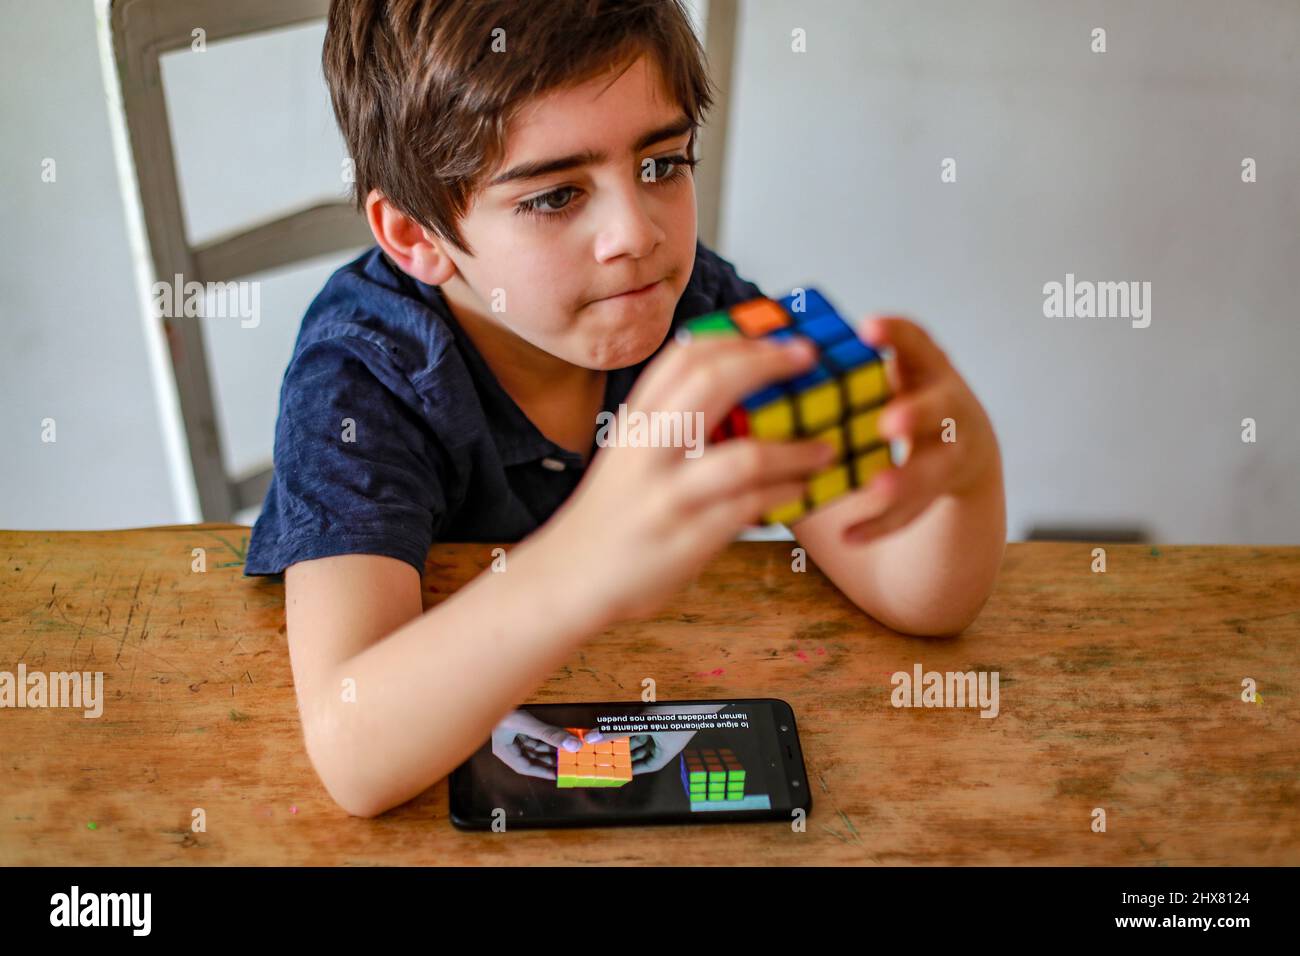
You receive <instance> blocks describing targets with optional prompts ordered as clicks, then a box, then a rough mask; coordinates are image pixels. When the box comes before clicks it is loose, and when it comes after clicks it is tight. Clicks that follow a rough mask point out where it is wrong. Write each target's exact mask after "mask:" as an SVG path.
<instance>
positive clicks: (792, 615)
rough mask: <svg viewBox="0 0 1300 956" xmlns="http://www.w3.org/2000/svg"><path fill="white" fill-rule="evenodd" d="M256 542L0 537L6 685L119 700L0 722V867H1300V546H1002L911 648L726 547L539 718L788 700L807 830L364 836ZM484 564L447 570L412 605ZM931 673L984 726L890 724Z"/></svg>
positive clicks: (394, 815) (439, 830)
mask: <svg viewBox="0 0 1300 956" xmlns="http://www.w3.org/2000/svg"><path fill="white" fill-rule="evenodd" d="M247 534H248V529H247V528H243V527H239V526H235V525H201V526H182V527H169V528H151V529H137V530H129V531H115V532H96V533H90V532H85V533H82V532H61V533H50V532H4V533H0V556H2V557H3V564H2V565H0V670H7V671H9V672H16V670H17V667H18V664H19V663H20V662H21V663H25V664H26V666H27V668H28V671H29V672H30V671H33V670H43V671H64V670H90V671H94V670H100V671H103V672H104V681H105V684H104V687H105V691H104V696H105V698H106V702H105V705H104V713H103V715H102V717H100V718H98V719H85V718H84V717H83V716H82V714H81V712H80V711H72V710H66V709H54V708H48V709H37V710H33V709H7V708H6V709H3V710H0V864H4V865H15V864H18V865H28V864H74V865H79V864H89V865H99V864H126V865H154V864H217V865H229V864H259V865H260V864H308V865H334V864H358V865H367V864H447V863H453V864H482V863H511V864H516V863H517V864H532V863H546V864H554V863H609V864H668V863H746V864H864V863H865V864H870V863H881V864H1022V863H1023V864H1029V863H1033V864H1130V865H1131V864H1150V865H1182V864H1208V865H1215V864H1240V865H1256V864H1291V865H1295V864H1297V863H1300V814H1298V813H1297V789H1298V776H1300V774H1298V770H1300V761H1298V760H1297V743H1296V742H1297V740H1300V733H1298V730H1300V728H1298V727H1297V721H1296V717H1295V710H1294V706H1293V702H1294V695H1295V688H1296V680H1297V676H1300V548H1277V547H1269V548H1254V547H1166V548H1159V549H1153V548H1150V547H1146V546H1141V547H1139V546H1132V545H1110V546H1108V548H1107V554H1108V571H1107V573H1105V574H1093V573H1091V571H1090V563H1091V546H1090V545H1086V544H1074V543H1027V544H1014V543H1013V544H1011V545H1009V546H1008V549H1007V555H1006V559H1005V563H1004V566H1003V569H1002V574H1001V576H1000V579H999V582H998V586H997V589H996V591H995V593H994V594H993V596H992V598H991V599H990V601H989V603H988V605H987V607H986V608H985V610H984V612H983V614H982V615H981V617H980V618H979V620H978V621H977V622H976V623H975V624H974V625H973V626H972V627H971V628H970V629H969V630H968V631H967V632H966V633H965V634H963V635H962V636H961V637H960V638H956V639H917V638H911V637H906V636H903V635H899V634H896V633H894V632H892V631H890V630H888V629H886V628H884V627H882V626H880V625H878V624H876V623H875V622H874V621H872V620H871V619H870V618H868V617H866V616H865V615H863V614H862V613H861V612H860V611H858V610H857V609H856V608H854V607H853V606H852V605H851V604H850V603H849V602H848V601H847V600H845V599H844V598H843V597H842V596H841V595H840V593H839V592H838V591H837V590H836V589H835V588H834V586H833V585H831V584H830V583H829V582H828V581H827V579H826V578H825V577H823V576H822V575H821V574H820V572H818V571H817V570H816V568H815V567H812V566H810V567H809V568H808V570H807V572H806V573H795V572H792V571H791V567H790V548H791V546H792V545H791V544H790V543H786V542H764V543H738V544H735V545H733V546H731V547H730V548H729V549H728V550H726V551H725V552H724V553H723V554H722V555H720V556H719V557H718V558H717V559H716V560H715V561H714V562H712V563H711V564H710V565H709V567H708V568H707V569H706V570H705V572H704V573H703V574H701V575H700V577H699V578H698V580H696V581H695V582H694V583H693V584H692V585H691V586H690V587H688V588H686V589H685V590H684V591H683V592H682V593H681V594H680V595H679V596H678V598H677V599H676V600H675V601H674V602H673V603H672V605H671V606H670V607H669V608H668V609H666V610H665V611H664V613H662V614H661V615H659V616H658V617H656V618H654V619H653V620H647V621H644V622H639V623H636V624H631V625H626V626H622V627H619V628H615V629H612V630H610V631H608V632H607V633H605V634H603V635H602V636H600V637H599V638H598V639H596V640H594V641H592V642H591V643H589V644H588V645H587V646H586V647H585V648H584V649H583V650H582V651H581V652H580V653H578V654H577V655H576V656H575V657H574V659H573V660H571V661H570V662H569V663H568V664H567V665H566V666H565V667H564V668H563V669H562V670H561V671H560V672H559V673H557V674H556V675H555V676H554V677H553V678H551V679H550V680H549V681H548V682H547V683H546V684H545V685H544V686H543V687H541V688H539V689H538V691H537V693H536V694H535V696H534V700H536V701H554V702H562V701H575V700H611V699H613V700H617V699H631V700H635V699H637V698H638V697H639V694H640V686H641V683H640V682H641V680H642V679H643V678H645V677H652V678H654V680H655V681H656V684H657V689H658V696H659V698H660V699H661V700H666V699H670V698H690V697H713V696H717V697H722V698H737V697H769V696H770V697H783V698H785V699H787V700H789V701H790V702H791V703H792V705H793V706H794V709H795V713H796V715H797V717H798V720H799V725H800V731H801V737H802V740H803V743H804V748H805V751H806V756H807V761H808V770H809V773H810V775H811V778H812V781H813V785H814V788H815V789H814V794H815V801H816V802H815V807H814V811H813V813H812V815H811V817H810V818H809V820H808V826H807V831H806V832H803V833H796V832H792V828H791V827H790V826H788V825H785V824H781V823H762V824H738V825H712V826H698V827H685V826H683V827H654V828H627V829H609V830H600V831H550V832H544V831H538V832H511V833H509V834H490V833H483V834H479V833H473V834H470V833H462V832H459V831H457V830H455V829H453V828H452V826H451V824H450V823H449V821H448V819H447V788H446V784H445V783H440V784H438V785H436V786H435V787H433V788H431V789H430V790H429V791H427V792H426V793H424V794H423V795H421V796H420V797H419V798H417V799H415V800H413V801H411V802H410V803H407V804H405V805H404V806H402V807H399V808H397V809H395V810H393V811H391V812H389V813H387V814H385V815H383V816H382V817H380V818H378V819H376V820H362V819H356V818H351V817H348V816H347V815H346V814H345V813H344V812H343V811H341V810H339V809H338V808H337V807H336V806H335V805H334V804H333V803H332V802H331V800H330V799H329V797H328V795H327V794H326V793H325V791H324V789H323V788H322V787H321V785H320V783H319V781H318V780H317V778H316V776H315V773H314V772H313V770H312V767H311V765H310V763H309V762H308V760H307V757H306V754H305V752H304V750H303V744H302V737H301V731H300V728H299V724H298V717H297V711H296V707H295V702H294V695H293V686H292V681H291V675H290V669H289V661H288V655H287V651H286V643H285V634H284V606H283V587H282V585H280V584H279V583H277V582H275V581H268V580H266V579H246V578H244V577H243V576H242V564H243V547H244V545H243V542H244V541H245V539H246V538H247ZM196 547H202V548H206V549H207V571H206V572H205V573H201V574H200V573H194V572H192V571H191V560H192V558H191V549H193V548H196ZM492 547H493V546H492V545H489V544H449V545H439V546H437V547H435V548H434V549H433V550H432V551H431V552H430V554H429V559H428V564H427V567H426V575H425V589H426V590H425V603H426V605H427V606H432V605H434V604H436V603H437V602H438V601H440V600H442V599H443V598H445V597H446V596H447V595H448V594H450V593H451V592H453V591H454V590H455V589H456V588H457V587H458V586H459V585H461V584H463V583H464V582H466V581H467V580H469V579H470V578H471V577H473V576H474V575H475V574H477V573H479V571H481V570H482V569H484V568H486V567H487V566H488V564H489V563H490V561H491V549H492ZM591 586H592V587H593V588H595V587H599V586H600V582H598V581H593V582H591ZM917 662H920V663H921V664H922V665H923V666H924V668H925V669H926V670H938V671H949V670H961V671H966V670H970V669H975V670H990V671H992V670H996V671H998V672H999V674H1000V691H1001V701H1000V714H999V716H998V717H997V718H996V719H991V720H990V719H981V718H980V717H979V714H978V712H977V711H976V710H973V709H965V710H962V709H895V708H894V707H892V706H891V704H890V691H891V689H892V688H891V682H890V675H891V674H892V673H893V672H895V671H898V670H904V671H909V672H910V671H911V670H912V667H913V665H914V664H915V663H917ZM1245 677H1251V678H1253V679H1255V680H1256V681H1257V682H1258V686H1259V690H1260V693H1261V695H1262V700H1260V701H1259V702H1257V703H1246V702H1244V701H1243V700H1242V699H1241V681H1242V679H1243V678H1245ZM196 807H201V808H203V810H204V811H205V813H206V822H207V830H206V832H204V833H193V832H191V829H190V823H191V819H192V817H191V812H192V810H193V809H194V808H196ZM1095 807H1102V808H1104V809H1105V810H1106V813H1107V831H1106V832H1105V833H1094V832H1093V831H1092V829H1091V826H1090V824H1091V822H1092V817H1091V813H1092V811H1093V808H1095ZM295 811H296V812H295ZM91 823H93V824H94V825H95V828H94V829H91V828H90V827H89V824H91Z"/></svg>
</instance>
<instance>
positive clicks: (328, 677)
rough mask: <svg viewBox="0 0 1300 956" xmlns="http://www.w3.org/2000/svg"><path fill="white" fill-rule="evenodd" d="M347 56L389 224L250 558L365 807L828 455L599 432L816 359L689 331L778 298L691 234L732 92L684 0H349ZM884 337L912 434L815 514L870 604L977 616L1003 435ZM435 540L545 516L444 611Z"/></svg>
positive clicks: (343, 23) (904, 327) (833, 558)
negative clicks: (952, 438) (701, 134)
mask: <svg viewBox="0 0 1300 956" xmlns="http://www.w3.org/2000/svg"><path fill="white" fill-rule="evenodd" d="M323 62H324V68H325V74H326V78H327V80H328V83H329V87H330V92H331V96H332V98H333V102H334V109H335V113H336V115H337V117H338V120H339V125H340V126H341V128H342V131H343V134H344V137H345V139H346V141H347V144H348V147H349V150H350V152H351V155H352V158H353V160H354V162H355V172H356V187H357V201H358V204H359V205H360V206H361V207H362V208H363V209H364V211H365V214H366V216H367V217H368V221H369V223H370V226H371V229H372V231H373V233H374V236H375V240H376V242H377V248H376V249H373V250H371V251H370V252H369V253H367V254H365V255H363V256H362V257H361V258H359V259H357V260H356V261H355V262H353V263H351V264H349V265H347V266H345V267H343V268H342V269H340V270H339V271H338V272H337V273H335V274H334V276H332V277H331V279H330V280H329V282H328V283H327V284H326V286H325V288H324V290H322V292H321V293H320V295H319V296H318V297H317V298H316V300H315V301H314V302H313V303H312V306H311V308H310V309H309V310H308V313H307V315H306V317H305V318H304V320H303V324H302V329H301V331H300V333H299V337H298V341H297V344H296V346H295V350H294V355H293V357H292V359H291V361H290V364H289V367H288V370H287V371H286V373H285V378H284V383H283V386H282V389H281V396H280V414H279V419H278V422H277V426H276V441H275V463H276V471H275V476H274V479H273V481H272V484H271V487H270V489H269V491H268V493H267V497H266V504H265V508H264V510H263V513H262V515H261V517H260V518H259V519H258V522H257V525H256V527H255V528H254V530H253V535H252V542H251V545H250V549H249V556H248V562H247V565H246V568H245V573H247V574H275V573H279V572H281V571H284V572H285V603H286V617H287V625H288V642H289V652H290V657H291V660H292V666H293V675H294V683H295V686H296V688H297V695H298V702H299V709H300V712H301V716H302V721H303V731H304V736H305V739H306V745H307V750H308V754H309V755H310V757H311V760H312V762H313V765H314V766H315V768H316V770H317V772H318V773H319V775H320V777H321V779H322V781H323V783H324V784H325V786H326V788H327V789H328V790H329V792H330V794H331V796H332V797H333V798H334V799H335V800H336V801H337V802H338V803H339V805H340V806H342V807H343V808H344V809H346V810H348V811H349V812H351V813H353V814H356V815H361V816H371V815H375V814H378V813H381V812H383V811H384V810H386V809H388V808H390V807H393V806H395V805H397V804H399V803H402V802H404V801H405V800H408V799H410V798H411V797H413V796H415V795H416V794H418V793H420V792H421V791H422V790H424V789H426V788H427V787H428V786H430V785H431V784H433V783H434V782H436V781H437V780H439V779H441V778H442V777H444V776H446V775H447V774H448V773H449V772H450V771H451V770H452V769H453V768H454V767H455V766H456V765H457V764H458V763H460V762H461V761H462V760H463V759H465V758H466V757H468V756H469V754H470V753H471V752H472V751H473V750H474V749H475V748H476V747H477V746H478V745H479V744H480V743H481V742H482V741H483V740H484V739H486V738H487V737H488V736H489V734H490V733H491V732H492V730H493V728H494V726H496V724H497V722H498V721H499V720H500V719H501V718H502V716H503V715H505V714H507V713H508V712H509V711H510V710H511V709H512V708H513V707H514V706H515V705H516V704H517V703H519V702H520V701H522V700H524V699H525V698H526V697H527V696H528V695H529V694H530V693H531V692H532V691H533V690H534V689H535V688H536V687H537V686H538V685H539V684H540V683H541V682H542V681H543V680H545V679H546V678H547V677H548V676H549V675H550V674H551V673H552V672H553V671H554V670H555V669H556V668H557V667H558V666H559V665H560V664H562V663H563V662H564V661H565V660H567V659H568V658H570V657H571V656H572V654H573V652H574V651H575V650H576V649H577V648H578V647H579V646H580V645H581V644H582V643H583V642H584V641H586V640H588V639H589V638H591V637H593V636H595V635H597V634H599V633H600V632H601V631H602V630H604V629H605V628H607V627H609V626H611V625H612V624H614V623H616V622H620V621H626V620H629V619H631V618H635V617H639V616H643V615H647V614H650V613H652V612H654V611H655V610H657V609H659V608H661V607H662V606H663V605H664V604H665V603H666V602H667V601H668V599H669V598H670V597H671V596H672V595H673V593H674V592H675V591H676V590H677V589H678V588H679V587H681V586H682V585H684V584H685V583H687V582H688V581H689V580H690V579H691V578H692V577H693V576H694V575H695V574H696V573H697V572H698V571H699V569H700V568H701V567H702V566H703V565H704V564H705V563H706V562H707V561H708V560H709V559H710V558H711V557H712V556H713V555H714V554H715V553H716V552H717V551H718V550H720V549H721V548H722V547H723V546H725V545H726V544H727V543H728V542H729V541H731V540H732V539H733V538H734V537H735V535H736V534H737V533H738V532H739V531H741V530H742V529H743V528H744V527H746V526H747V525H750V524H753V523H755V522H756V521H757V520H758V519H759V516H760V515H761V514H762V513H763V512H764V511H766V510H768V509H771V508H773V507H775V506H777V505H780V504H783V503H786V502H788V501H789V500H791V499H793V498H795V497H797V496H798V495H799V494H800V493H801V490H802V488H803V483H804V482H805V481H806V480H807V478H808V477H809V476H810V475H811V474H813V473H814V472H816V471H817V470H819V469H821V468H822V467H824V466H825V465H826V463H827V462H828V461H829V459H830V457H831V455H830V449H829V448H825V447H822V446H821V445H820V443H818V442H815V441H801V442H790V443H784V444H772V443H760V442H755V441H751V440H748V439H734V440H731V441H728V442H724V443H721V444H719V445H716V446H713V447H709V448H707V449H706V452H705V454H703V455H701V456H699V457H698V458H696V459H694V460H693V459H692V458H688V457H686V456H685V455H684V454H683V452H682V449H673V448H629V447H609V448H604V449H602V450H601V451H600V453H599V454H596V455H594V457H593V453H594V452H595V448H594V447H593V446H594V435H595V431H596V421H597V415H598V413H599V412H601V411H602V410H604V411H613V410H616V409H617V408H618V406H619V404H620V403H622V402H626V403H627V405H628V406H629V408H631V409H634V410H638V409H639V410H645V411H647V412H649V411H653V410H659V411H676V412H679V413H687V414H693V413H695V412H697V411H698V412H702V413H703V415H704V424H705V433H706V434H707V433H708V431H709V430H711V429H712V428H713V426H714V424H716V423H717V422H718V421H719V420H720V419H721V418H722V417H723V415H725V413H726V412H727V410H728V409H729V408H731V407H732V406H733V405H735V404H736V403H737V402H738V401H739V400H740V399H741V398H742V397H743V396H744V395H746V394H748V393H749V392H752V391H754V390H756V389H758V388H760V387H762V386H763V385H765V384H768V383H770V382H773V381H776V380H779V379H782V378H786V377H789V376H792V375H794V374H797V373H800V372H802V371H804V370H806V369H807V368H809V367H811V365H812V364H813V361H814V356H813V355H812V354H811V353H810V352H809V351H807V350H806V349H803V348H800V347H798V346H785V347H780V346H777V345H774V344H771V343H767V342H758V341H737V340H732V341H721V340H700V341H696V342H693V343H690V344H681V343H678V342H676V341H671V340H672V338H673V336H672V334H671V333H672V331H673V329H674V327H675V326H676V324H677V323H678V322H679V321H682V320H684V319H686V318H691V317H693V316H695V315H698V314H700V313H703V312H706V311H710V310H712V309H716V308H721V307H725V306H727V305H730V304H733V303H735V302H738V301H741V300H743V299H747V298H751V297H753V296H756V295H759V294H760V292H759V290H758V288H757V287H756V286H754V285H753V284H752V283H749V282H746V281H744V280H742V279H741V278H739V277H738V276H737V275H736V272H735V270H734V269H733V268H732V266H731V264H730V263H728V262H726V261H725V260H723V259H721V258H720V257H718V256H717V255H715V254H714V253H713V252H711V251H710V250H708V249H706V248H704V247H703V246H701V245H699V244H698V242H697V240H696V234H695V228H696V223H695V190H694V182H693V179H692V173H691V167H692V166H693V165H694V159H693V152H692V150H693V146H694V141H695V131H696V129H697V127H698V125H699V123H700V122H701V118H702V116H703V114H704V113H705V111H707V109H708V107H709V104H710V92H709V82H708V78H707V75H706V73H705V69H704V65H703V58H702V50H701V49H700V47H699V43H698V41H697V39H696V38H695V35H694V34H693V32H692V30H691V27H690V25H689V21H688V19H687V18H686V16H685V14H684V11H683V10H682V9H681V8H680V6H679V0H652V2H645V0H536V2H530V0H335V2H334V4H333V6H332V7H331V9H330V15H329V25H328V30H327V35H326V39H325V49H324V54H323ZM862 334H863V335H864V336H865V337H866V338H867V339H868V341H870V342H871V343H872V344H874V345H877V346H885V345H888V346H890V347H892V348H893V349H894V352H895V355H896V362H897V364H896V366H895V367H894V368H892V369H891V375H892V376H893V379H894V381H893V385H894V388H895V391H896V393H897V394H896V398H895V399H894V400H893V401H892V402H891V403H890V405H889V407H888V410H887V411H885V412H884V414H883V416H882V421H881V430H882V433H883V434H884V435H885V437H887V438H900V439H904V440H906V441H907V442H908V443H909V446H910V448H911V454H910V458H909V459H908V461H907V462H906V464H905V466H904V467H902V468H898V469H891V470H890V471H888V472H886V473H884V474H882V475H881V476H879V477H878V479H877V480H876V482H875V483H874V484H873V486H872V487H870V488H867V489H863V490H861V491H858V492H855V493H853V494H852V495H849V496H846V497H845V498H843V499H841V500H839V501H836V502H834V503H832V504H831V505H829V506H827V507H825V508H824V509H822V510H821V511H819V512H818V513H816V514H814V515H811V516H809V517H807V518H805V519H803V520H801V521H799V522H797V523H796V524H795V525H794V526H793V528H792V530H793V532H794V534H795V535H796V537H797V538H798V540H799V543H800V544H801V545H802V546H803V547H804V548H806V549H807V551H808V553H809V555H810V556H811V557H812V558H813V560H814V561H815V562H816V563H817V564H818V565H819V567H820V568H821V569H822V570H823V571H824V572H825V573H826V574H827V576H828V577H829V578H830V579H831V580H832V581H834V582H835V584H836V585H837V586H838V587H839V588H840V589H841V590H842V591H843V592H844V593H845V595H846V596H848V597H849V598H850V599H851V600H853V601H854V602H855V603H856V604H857V605H858V606H860V607H861V608H862V609H863V610H864V611H865V612H867V613H869V614H871V615H873V616H874V617H876V618H877V619H879V620H880V621H882V622H884V623H885V624H888V625H890V626H891V627H895V628H897V629H899V630H902V631H907V632H912V633H924V634H951V633H956V632H958V631H960V630H962V629H963V628H964V627H965V626H966V625H967V624H968V623H969V622H970V621H971V620H973V618H974V617H975V615H976V614H977V613H978V612H979V609H980V608H981V607H982V606H983V603H984V601H985V600H986V599H987V597H988V594H989V592H990V590H991V588H992V583H993V579H994V576H995V574H996V572H997V569H998V566H999V564H1000V562H1001V557H1002V552H1003V547H1004V542H1005V537H1006V535H1005V518H1004V511H1003V509H1004V505H1003V491H1002V477H1001V465H1000V459H999V455H998V449H997V443H996V440H995V438H994V435H993V430H992V427H991V426H990V424H989V421H988V418H987V416H986V415H985V414H984V412H983V410H982V409H981V407H980V405H979V402H978V401H977V400H976V399H975V397H974V396H973V395H972V394H971V392H970V390H969V389H968V388H967V387H966V385H965V383H964V382H963V381H962V380H961V378H960V376H958V375H957V373H956V372H955V371H954V370H953V369H952V367H951V365H949V363H948V361H947V360H946V358H945V356H944V355H943V353H942V352H940V351H939V350H938V349H937V348H936V347H935V346H934V345H933V344H932V343H931V342H930V340H929V338H928V337H927V336H926V335H925V333H924V332H922V331H921V330H920V329H919V328H918V327H917V326H915V325H913V324H911V323H909V322H907V321H905V320H902V319H896V318H878V319H876V320H874V321H873V322H871V323H869V324H867V325H866V326H865V328H864V330H863V332H862ZM642 373H644V374H642ZM634 383H635V387H633V384H634ZM946 418H951V419H953V420H954V421H955V422H956V427H957V429H958V433H957V434H958V438H959V440H958V441H956V442H950V443H945V442H942V441H940V438H939V429H940V428H941V427H942V426H941V425H940V422H942V420H944V419H946ZM435 540H452V541H456V540H460V541H474V540H478V541H501V540H506V541H520V543H519V544H518V545H517V546H516V547H514V548H513V549H512V550H511V551H510V554H509V556H508V563H507V570H506V572H505V573H499V574H498V573H485V574H481V575H479V577H478V578H476V579H475V580H474V581H472V582H471V583H470V584H468V585H466V586H465V587H464V588H462V589H461V590H460V591H458V592H457V593H456V594H455V595H453V596H452V597H450V598H449V599H447V600H446V601H444V602H442V603H441V604H439V605H438V606H437V607H436V608H434V609H431V610H430V611H429V612H428V613H422V604H421V593H420V592H421V571H422V569H423V566H424V559H425V555H426V552H427V550H428V548H429V546H430V545H431V543H432V542H433V541H435ZM286 569H287V570H286ZM538 733H539V734H542V735H543V736H545V735H546V734H547V733H549V731H547V730H545V729H543V730H540V731H538ZM558 734H559V737H558V738H556V739H548V740H547V742H548V743H550V744H551V745H552V746H565V745H566V742H565V741H564V739H563V737H564V733H563V731H559V732H558Z"/></svg>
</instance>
